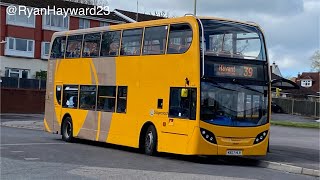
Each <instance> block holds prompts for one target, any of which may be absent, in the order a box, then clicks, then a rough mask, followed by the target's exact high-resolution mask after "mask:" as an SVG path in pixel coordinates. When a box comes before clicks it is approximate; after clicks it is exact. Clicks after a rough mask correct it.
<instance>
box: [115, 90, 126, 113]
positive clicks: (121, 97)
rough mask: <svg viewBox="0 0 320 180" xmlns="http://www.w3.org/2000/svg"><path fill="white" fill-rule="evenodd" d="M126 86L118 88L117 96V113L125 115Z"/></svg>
mask: <svg viewBox="0 0 320 180" xmlns="http://www.w3.org/2000/svg"><path fill="white" fill-rule="evenodd" d="M127 91H128V87H127V86H119V87H118V96H117V113H126V112H127V93H128V92H127Z"/></svg>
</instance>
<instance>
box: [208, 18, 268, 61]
mask: <svg viewBox="0 0 320 180" xmlns="http://www.w3.org/2000/svg"><path fill="white" fill-rule="evenodd" d="M202 23H203V26H204V38H205V54H206V55H212V56H219V57H231V58H239V59H252V60H265V59H266V57H265V50H264V43H263V39H262V35H261V32H260V31H259V29H258V28H256V27H254V26H250V25H244V24H239V23H232V22H225V21H216V20H202Z"/></svg>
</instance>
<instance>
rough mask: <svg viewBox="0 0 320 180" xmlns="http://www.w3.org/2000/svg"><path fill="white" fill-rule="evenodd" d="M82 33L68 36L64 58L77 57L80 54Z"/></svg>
mask: <svg viewBox="0 0 320 180" xmlns="http://www.w3.org/2000/svg"><path fill="white" fill-rule="evenodd" d="M82 39H83V35H73V36H68V43H67V50H66V56H65V57H66V58H79V57H80V55H81V46H82Z"/></svg>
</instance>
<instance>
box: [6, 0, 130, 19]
mask: <svg viewBox="0 0 320 180" xmlns="http://www.w3.org/2000/svg"><path fill="white" fill-rule="evenodd" d="M1 3H6V4H16V5H24V6H28V7H37V8H47V7H48V6H49V7H50V8H53V7H54V6H55V7H56V8H71V7H72V8H90V7H94V6H93V5H87V4H81V3H75V2H70V1H64V0H18V1H17V0H1ZM87 16H89V17H96V18H101V19H109V20H113V21H118V22H128V21H127V20H125V19H124V18H122V17H120V16H118V15H116V13H114V12H110V14H109V15H89V14H88V15H87Z"/></svg>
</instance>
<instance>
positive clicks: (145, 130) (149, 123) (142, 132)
mask: <svg viewBox="0 0 320 180" xmlns="http://www.w3.org/2000/svg"><path fill="white" fill-rule="evenodd" d="M149 126H153V127H154V128H155V129H156V133H157V136H158V132H157V128H156V126H155V125H154V124H153V123H152V122H151V121H147V122H145V123H144V124H143V126H142V128H141V130H140V134H139V149H142V148H143V144H144V135H145V134H146V132H147V130H148V127H149Z"/></svg>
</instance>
